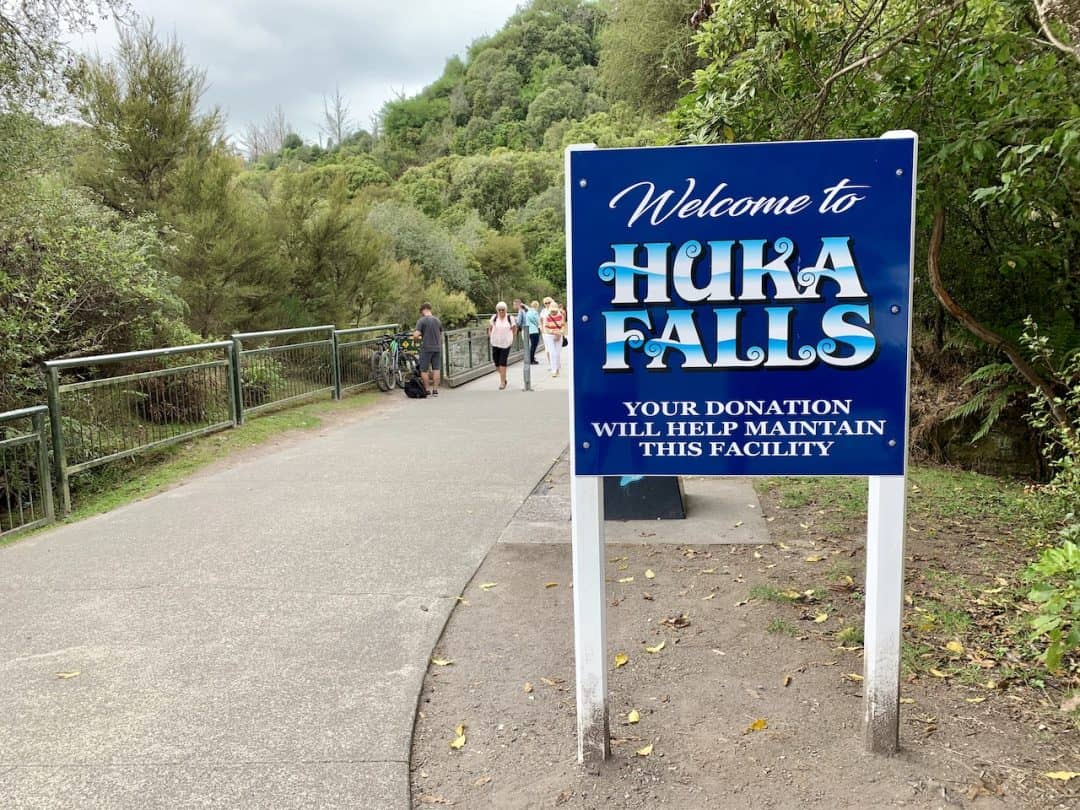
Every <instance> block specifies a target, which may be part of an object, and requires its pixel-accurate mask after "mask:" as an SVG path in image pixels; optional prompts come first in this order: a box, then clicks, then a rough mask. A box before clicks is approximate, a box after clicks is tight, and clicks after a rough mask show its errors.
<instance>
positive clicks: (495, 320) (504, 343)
mask: <svg viewBox="0 0 1080 810" xmlns="http://www.w3.org/2000/svg"><path fill="white" fill-rule="evenodd" d="M487 333H488V341H490V343H491V362H493V363H494V364H495V370H496V371H497V372H499V390H500V391H502V390H503V389H504V388H506V366H507V364H508V363H509V362H510V347H511V346H513V345H514V335H515V334H516V333H517V324H516V323H514V320H513V319H512V318H511V317H510V316H509V315H508V314H507V312H506V302H505V301H500V302H499V303H497V304H496V305H495V314H494V315H492V316H491V321H490V322H489V323H488V330H487Z"/></svg>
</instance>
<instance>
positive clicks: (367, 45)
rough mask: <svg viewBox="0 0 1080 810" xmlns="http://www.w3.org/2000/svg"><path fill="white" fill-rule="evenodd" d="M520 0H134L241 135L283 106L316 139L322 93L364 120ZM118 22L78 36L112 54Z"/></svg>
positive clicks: (84, 45)
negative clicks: (176, 43) (194, 68)
mask: <svg viewBox="0 0 1080 810" xmlns="http://www.w3.org/2000/svg"><path fill="white" fill-rule="evenodd" d="M520 2H521V0H397V2H391V1H390V0H306V1H305V2H301V0H133V2H132V6H133V8H134V10H135V12H136V13H137V14H139V15H141V16H144V17H150V18H152V19H153V20H154V21H155V23H156V25H157V28H158V30H159V31H160V32H162V33H164V34H171V33H175V34H176V36H177V37H178V38H179V39H180V41H181V42H182V43H183V45H184V49H185V52H186V54H187V58H188V61H189V62H190V63H191V64H193V65H198V66H199V67H201V68H203V69H205V70H206V75H207V81H208V83H209V90H208V91H207V94H206V97H205V99H204V100H205V102H206V103H207V104H208V105H215V104H216V105H218V106H220V107H221V108H222V109H223V110H224V111H225V113H226V114H227V115H228V131H229V132H230V133H232V134H236V133H238V132H239V131H240V130H242V129H243V127H244V126H245V125H246V124H248V123H249V122H251V121H262V120H264V119H265V118H266V116H267V115H268V114H269V113H270V112H271V111H272V110H273V108H274V106H275V105H277V104H280V105H281V106H282V107H283V108H284V110H285V115H286V117H287V118H288V120H289V122H290V123H291V124H292V125H293V128H294V129H296V130H297V131H298V132H300V133H301V134H302V135H303V136H304V138H305V139H306V140H314V139H315V138H317V137H318V128H319V124H320V123H321V121H322V105H323V96H324V94H330V93H332V92H333V89H334V85H335V84H338V85H340V87H341V92H342V95H343V96H345V98H346V99H347V100H348V101H349V103H350V107H351V117H352V119H353V120H354V122H355V124H356V125H357V126H362V127H364V128H365V129H370V126H371V125H370V118H371V116H372V115H374V114H375V113H377V112H378V110H379V108H380V107H382V105H383V102H384V101H386V100H387V99H388V98H391V97H392V96H393V94H394V93H395V92H398V91H404V92H405V93H407V94H411V93H415V92H416V91H417V90H419V89H421V88H422V87H423V86H424V85H426V84H430V83H431V82H432V81H434V80H435V79H436V78H437V77H438V75H439V74H440V73H441V71H442V68H443V65H444V64H445V62H446V60H447V59H448V58H449V57H450V56H452V55H454V54H460V55H463V54H464V52H465V49H466V48H467V47H468V45H469V43H471V42H472V41H473V40H474V39H476V38H477V37H480V36H483V35H484V34H492V33H494V32H495V31H497V30H498V29H499V28H500V27H501V26H502V24H503V23H504V22H505V21H506V19H507V18H508V17H509V16H510V15H511V14H512V13H513V12H514V10H515V9H516V7H517V6H518V4H519V3H520ZM116 40H117V34H116V31H115V30H114V29H113V28H112V26H111V25H105V26H102V27H101V28H100V29H99V30H98V31H97V32H96V33H94V34H93V35H90V36H87V37H84V38H82V39H81V40H80V41H79V42H77V43H76V46H77V47H79V48H80V49H81V50H85V51H90V52H93V51H94V50H95V49H96V50H98V51H99V52H100V53H101V54H102V55H104V56H108V55H109V54H111V52H112V50H113V48H114V46H115V44H116Z"/></svg>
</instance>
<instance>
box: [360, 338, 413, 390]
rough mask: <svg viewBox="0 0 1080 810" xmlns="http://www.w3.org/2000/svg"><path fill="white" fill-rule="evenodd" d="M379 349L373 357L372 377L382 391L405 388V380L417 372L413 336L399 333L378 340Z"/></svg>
mask: <svg viewBox="0 0 1080 810" xmlns="http://www.w3.org/2000/svg"><path fill="white" fill-rule="evenodd" d="M378 343H379V348H378V349H377V350H376V351H374V352H373V353H372V355H371V376H372V378H373V379H374V380H375V384H376V385H377V386H378V387H379V390H380V391H390V390H391V389H393V388H394V387H395V386H396V387H397V388H404V387H405V380H407V379H408V378H409V377H411V376H412V375H413V374H414V373H415V372H416V355H415V354H413V353H412V351H410V350H411V349H412V334H411V333H409V332H399V333H397V334H395V335H383V336H382V337H380V338H379V339H378Z"/></svg>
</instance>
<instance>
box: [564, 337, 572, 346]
mask: <svg viewBox="0 0 1080 810" xmlns="http://www.w3.org/2000/svg"><path fill="white" fill-rule="evenodd" d="M562 345H563V346H569V345H570V341H569V340H567V339H566V335H563V338H562Z"/></svg>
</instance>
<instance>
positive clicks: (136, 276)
mask: <svg viewBox="0 0 1080 810" xmlns="http://www.w3.org/2000/svg"><path fill="white" fill-rule="evenodd" d="M0 202H2V204H3V211H4V216H3V217H0V268H2V272H0V411H2V410H7V409H9V408H12V407H18V406H21V405H28V404H31V403H32V402H36V401H40V397H41V395H42V391H41V388H42V378H41V373H40V366H39V364H40V363H41V361H43V360H46V359H53V358H56V357H65V356H72V355H78V354H100V353H105V352H115V351H130V350H131V349H138V348H145V347H148V346H152V345H162V344H165V345H167V344H168V343H169V342H172V341H180V342H184V341H186V340H188V338H189V333H187V332H186V330H185V329H184V328H183V323H182V320H181V316H182V314H183V304H182V302H181V300H180V299H179V298H178V297H177V296H176V294H175V291H174V285H173V282H172V279H171V278H170V277H169V276H168V274H167V273H165V272H164V270H163V268H162V263H161V261H160V257H161V254H162V252H163V250H164V247H163V245H162V243H161V240H160V238H159V237H158V235H157V233H156V229H155V227H154V223H153V222H152V221H149V220H147V219H136V220H125V219H123V218H122V217H120V216H119V215H117V214H116V213H115V212H114V211H110V210H108V209H106V208H104V207H103V206H101V205H100V204H98V203H96V202H95V201H94V200H92V199H90V198H89V197H88V196H87V195H86V194H84V193H82V192H81V191H79V190H75V189H70V188H65V187H64V185H63V184H61V183H59V182H57V180H56V178H54V177H32V178H28V179H27V180H26V181H25V182H24V183H23V184H22V185H21V187H20V189H19V193H18V194H17V195H12V196H9V197H6V198H4V199H2V201H0Z"/></svg>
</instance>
